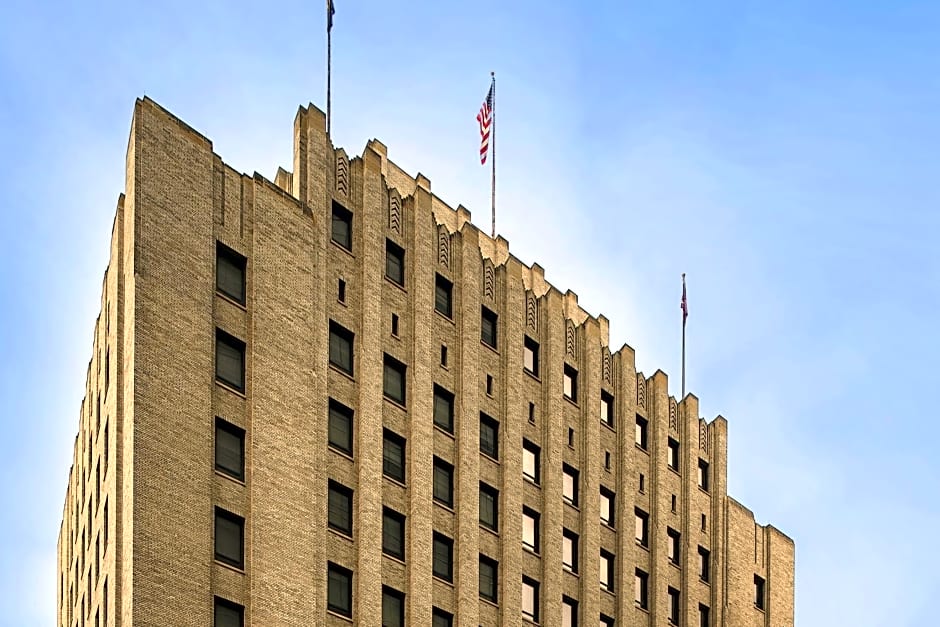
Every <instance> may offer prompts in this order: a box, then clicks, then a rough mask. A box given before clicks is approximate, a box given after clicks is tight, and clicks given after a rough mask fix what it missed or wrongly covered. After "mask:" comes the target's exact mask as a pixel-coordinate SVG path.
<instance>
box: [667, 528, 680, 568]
mask: <svg viewBox="0 0 940 627" xmlns="http://www.w3.org/2000/svg"><path fill="white" fill-rule="evenodd" d="M679 538H680V535H679V532H678V531H676V530H675V529H673V528H671V527H667V528H666V557H668V558H669V561H670V562H672V563H673V564H678V563H679V557H680V556H679V551H680V549H679V546H680V542H679Z"/></svg>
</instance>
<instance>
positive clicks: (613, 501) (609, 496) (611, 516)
mask: <svg viewBox="0 0 940 627" xmlns="http://www.w3.org/2000/svg"><path fill="white" fill-rule="evenodd" d="M600 494H601V508H600V518H601V522H602V523H603V524H605V525H607V526H608V527H610V528H611V529H616V528H617V494H616V492H614V491H613V490H611V489H610V488H608V487H607V486H603V485H602V486H601V487H600ZM605 500H606V501H607V514H608V516H607V518H606V519H605V518H604V508H603V503H604V501H605Z"/></svg>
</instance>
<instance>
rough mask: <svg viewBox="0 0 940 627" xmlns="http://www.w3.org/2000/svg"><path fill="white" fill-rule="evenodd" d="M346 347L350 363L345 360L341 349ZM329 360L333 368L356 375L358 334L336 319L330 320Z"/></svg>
mask: <svg viewBox="0 0 940 627" xmlns="http://www.w3.org/2000/svg"><path fill="white" fill-rule="evenodd" d="M334 338H335V341H334ZM344 349H345V351H347V352H348V353H349V364H348V365H347V364H346V363H344V362H343V355H342V354H341V351H343V350H344ZM334 351H336V352H335V353H334ZM329 362H330V366H332V367H333V368H336V369H337V370H339V371H341V372H345V373H346V374H348V375H349V376H350V377H355V368H356V334H355V333H353V332H352V331H350V330H349V329H347V328H346V327H344V326H343V325H341V324H340V323H338V322H336V321H335V320H330V344H329Z"/></svg>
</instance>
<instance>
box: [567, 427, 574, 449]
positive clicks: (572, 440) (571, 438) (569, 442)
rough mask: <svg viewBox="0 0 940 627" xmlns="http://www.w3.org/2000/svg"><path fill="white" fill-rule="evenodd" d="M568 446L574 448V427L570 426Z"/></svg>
mask: <svg viewBox="0 0 940 627" xmlns="http://www.w3.org/2000/svg"><path fill="white" fill-rule="evenodd" d="M568 448H574V429H573V428H572V427H568Z"/></svg>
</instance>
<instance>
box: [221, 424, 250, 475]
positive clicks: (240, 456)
mask: <svg viewBox="0 0 940 627" xmlns="http://www.w3.org/2000/svg"><path fill="white" fill-rule="evenodd" d="M215 468H216V470H219V471H221V472H224V473H225V474H227V475H231V476H232V477H235V478H236V479H244V478H245V431H244V430H243V429H239V428H238V427H236V426H235V425H233V424H231V423H229V422H226V421H224V420H222V419H221V418H218V417H217V418H216V419H215Z"/></svg>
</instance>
